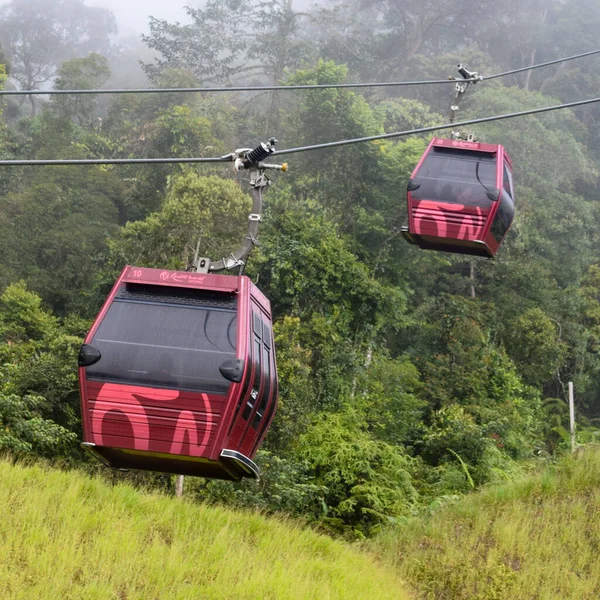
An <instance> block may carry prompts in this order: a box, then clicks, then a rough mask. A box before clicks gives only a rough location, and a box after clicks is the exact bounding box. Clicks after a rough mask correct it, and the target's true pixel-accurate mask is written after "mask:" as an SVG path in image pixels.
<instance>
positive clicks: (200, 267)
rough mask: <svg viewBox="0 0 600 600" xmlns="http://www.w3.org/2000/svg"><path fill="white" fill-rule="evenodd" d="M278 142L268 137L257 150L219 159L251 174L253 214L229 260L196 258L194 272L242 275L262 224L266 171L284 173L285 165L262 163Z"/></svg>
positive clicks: (267, 180) (244, 151) (267, 183)
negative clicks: (241, 242) (233, 271)
mask: <svg viewBox="0 0 600 600" xmlns="http://www.w3.org/2000/svg"><path fill="white" fill-rule="evenodd" d="M276 144H277V140H276V139H275V138H271V139H270V140H269V141H268V142H267V143H264V142H261V143H260V144H259V145H258V146H257V147H256V148H239V149H237V150H235V151H234V152H232V153H231V154H227V155H225V156H223V157H221V158H222V159H223V160H231V161H232V162H233V168H234V169H235V170H236V171H249V172H250V187H251V189H252V212H251V213H250V214H249V215H248V231H247V234H246V237H245V239H244V242H243V244H242V245H241V246H240V247H239V248H238V249H237V250H236V251H235V252H232V253H231V254H230V255H229V257H227V258H222V259H221V260H218V261H216V262H212V261H211V260H210V259H209V258H206V257H201V258H198V259H197V260H196V262H195V264H194V268H195V270H196V271H197V272H201V273H212V272H215V271H223V270H228V271H229V270H232V269H235V268H239V274H240V275H241V274H242V273H243V271H244V267H245V266H246V259H247V258H248V255H249V254H250V252H252V249H253V248H254V246H257V245H258V239H257V237H258V228H259V225H260V223H261V221H262V196H263V191H264V190H265V188H267V187H268V186H269V184H270V180H269V178H268V177H267V175H266V174H265V171H267V170H269V169H271V170H278V171H284V172H285V171H287V168H288V166H287V163H282V164H272V163H266V162H264V160H265V159H266V158H268V157H269V156H271V154H273V152H275V146H276Z"/></svg>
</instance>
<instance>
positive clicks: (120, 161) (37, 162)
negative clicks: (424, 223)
mask: <svg viewBox="0 0 600 600" xmlns="http://www.w3.org/2000/svg"><path fill="white" fill-rule="evenodd" d="M596 102H600V98H591V99H589V100H579V101H577V102H569V103H567V104H556V105H554V106H545V107H543V108H533V109H530V110H523V111H520V112H512V113H507V114H504V115H494V116H492V117H482V118H479V119H471V120H469V121H460V122H457V123H446V124H444V125H432V126H431V127H420V128H418V129H408V130H406V131H397V132H394V133H383V134H380V135H372V136H368V137H362V138H353V139H349V140H340V141H338V142H327V143H324V144H313V145H311V146H299V147H298V148H288V149H284V150H276V151H275V152H273V153H272V154H271V156H277V155H283V154H296V153H298V152H310V151H312V150H322V149H325V148H336V147H339V146H349V145H350V144H360V143H363V142H374V141H377V140H385V139H391V138H399V137H407V136H409V135H417V134H421V133H429V132H432V131H439V130H442V129H452V128H454V127H462V126H465V125H476V124H478V123H491V122H493V121H502V120H504V119H514V118H515V117H524V116H527V115H535V114H539V113H544V112H550V111H553V110H560V109H563V108H574V107H576V106H584V105H586V104H594V103H596ZM233 156H234V155H233V154H230V155H227V156H221V157H213V158H205V157H198V158H108V159H105V158H97V159H96V158H92V159H58V160H46V159H31V160H30V159H25V160H0V166H3V167H12V166H20V167H26V166H58V165H60V166H71V165H136V164H142V165H143V164H157V163H159V164H160V163H162V164H165V163H170V164H181V163H225V162H231V161H232V160H233V158H232V157H233Z"/></svg>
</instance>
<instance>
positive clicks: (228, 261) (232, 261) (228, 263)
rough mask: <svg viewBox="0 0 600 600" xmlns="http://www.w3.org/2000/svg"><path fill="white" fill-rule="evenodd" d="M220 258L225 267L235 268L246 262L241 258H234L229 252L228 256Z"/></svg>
mask: <svg viewBox="0 0 600 600" xmlns="http://www.w3.org/2000/svg"><path fill="white" fill-rule="evenodd" d="M222 260H223V264H224V265H225V268H226V269H235V268H236V267H242V266H243V265H245V264H246V263H245V262H244V261H243V260H240V259H239V258H236V257H235V255H234V254H231V256H230V257H229V258H224V259H222Z"/></svg>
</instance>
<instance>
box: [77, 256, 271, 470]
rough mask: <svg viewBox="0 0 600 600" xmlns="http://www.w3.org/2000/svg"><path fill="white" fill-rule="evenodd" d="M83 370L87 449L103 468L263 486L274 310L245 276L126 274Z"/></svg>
mask: <svg viewBox="0 0 600 600" xmlns="http://www.w3.org/2000/svg"><path fill="white" fill-rule="evenodd" d="M79 364H80V370H79V374H80V388H81V398H82V415H83V440H84V441H83V446H84V447H85V448H86V449H88V450H89V451H90V452H92V453H93V454H94V455H95V456H96V457H97V458H99V459H100V460H102V461H103V462H104V463H106V464H108V465H109V466H113V467H117V468H125V469H129V468H131V469H144V470H153V471H162V472H167V473H177V474H184V475H198V476H205V477H211V478H219V479H232V480H238V479H241V478H242V477H257V476H258V469H257V467H256V465H255V464H254V463H253V461H252V458H253V457H254V454H255V453H256V450H257V449H258V446H259V445H260V443H261V441H262V439H263V437H264V436H265V434H266V432H267V429H268V427H269V425H270V423H271V420H272V419H273V415H274V413H275V410H276V405H277V373H276V366H275V350H274V344H273V333H272V327H271V310H270V303H269V301H268V300H267V298H265V296H264V295H263V294H262V293H261V292H260V291H259V290H258V288H257V287H256V286H255V285H254V284H253V283H252V281H251V280H250V279H249V278H248V277H244V276H239V277H236V276H229V275H213V274H199V273H188V272H179V271H166V270H160V269H146V268H138V267H132V266H127V267H125V269H124V270H123V272H122V274H121V276H120V277H119V279H118V281H117V282H116V284H115V286H114V288H113V290H112V292H111V294H110V296H109V297H108V299H107V301H106V303H105V304H104V306H103V308H102V310H101V312H100V313H99V315H98V317H97V319H96V321H95V323H94V325H93V327H92V329H91V330H90V332H89V334H88V336H87V337H86V339H85V343H84V345H83V346H82V350H81V352H80V357H79Z"/></svg>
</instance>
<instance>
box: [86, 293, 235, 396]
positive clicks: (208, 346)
mask: <svg viewBox="0 0 600 600" xmlns="http://www.w3.org/2000/svg"><path fill="white" fill-rule="evenodd" d="M161 300H163V301H164V300H167V301H169V303H168V304H165V303H163V302H148V301H144V300H142V301H140V300H131V299H118V298H117V299H115V302H114V303H113V304H112V305H111V307H110V309H109V311H108V313H107V314H106V316H105V318H104V319H103V321H102V323H101V324H100V326H99V328H98V330H97V331H96V333H95V335H94V337H93V339H92V341H91V344H92V346H94V348H96V349H97V350H99V351H100V354H101V355H102V358H101V360H100V361H99V362H97V363H96V364H95V365H93V366H90V367H88V368H87V376H88V378H89V379H90V380H100V381H111V382H115V383H126V384H130V385H146V386H151V387H164V388H175V389H181V390H193V391H198V392H206V393H211V394H223V395H225V394H227V393H228V390H229V387H230V385H231V382H230V381H228V380H227V379H225V378H224V377H223V375H221V373H220V372H219V366H220V365H222V364H223V363H224V362H226V361H227V360H231V359H234V358H235V351H236V346H235V345H236V329H237V327H236V324H237V313H236V311H235V310H234V309H233V307H232V308H229V309H227V308H221V307H207V306H184V305H178V304H177V303H176V302H177V299H176V298H168V297H166V298H162V299H161ZM198 303H200V302H198Z"/></svg>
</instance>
